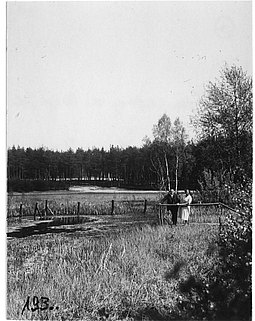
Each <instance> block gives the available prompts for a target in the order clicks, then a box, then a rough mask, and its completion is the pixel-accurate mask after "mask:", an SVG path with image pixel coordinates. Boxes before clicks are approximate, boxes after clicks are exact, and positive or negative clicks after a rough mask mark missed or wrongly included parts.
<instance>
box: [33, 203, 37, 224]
mask: <svg viewBox="0 0 255 321" xmlns="http://www.w3.org/2000/svg"><path fill="white" fill-rule="evenodd" d="M36 211H37V203H35V210H34V221H35V220H36Z"/></svg>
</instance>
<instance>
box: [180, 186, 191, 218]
mask: <svg viewBox="0 0 255 321" xmlns="http://www.w3.org/2000/svg"><path fill="white" fill-rule="evenodd" d="M184 202H185V203H184V204H181V205H182V206H181V218H182V221H183V223H184V224H187V223H188V220H189V214H190V204H191V202H192V197H191V195H190V192H189V190H188V189H186V190H185V198H184Z"/></svg>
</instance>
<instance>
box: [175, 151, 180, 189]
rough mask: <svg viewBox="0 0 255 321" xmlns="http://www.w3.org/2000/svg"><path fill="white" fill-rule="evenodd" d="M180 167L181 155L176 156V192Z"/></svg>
mask: <svg viewBox="0 0 255 321" xmlns="http://www.w3.org/2000/svg"><path fill="white" fill-rule="evenodd" d="M178 167H179V155H178V154H176V166H175V191H176V193H177V190H178Z"/></svg>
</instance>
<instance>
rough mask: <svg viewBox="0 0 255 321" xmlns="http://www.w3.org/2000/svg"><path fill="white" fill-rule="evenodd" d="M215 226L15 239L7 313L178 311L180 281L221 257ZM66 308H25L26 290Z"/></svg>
mask: <svg viewBox="0 0 255 321" xmlns="http://www.w3.org/2000/svg"><path fill="white" fill-rule="evenodd" d="M216 235H217V227H216V226H205V225H196V226H194V225H193V226H192V225H190V226H185V227H184V226H181V225H179V226H177V227H175V228H171V227H169V226H158V227H150V226H145V227H143V228H135V229H133V230H129V231H128V232H127V231H126V232H122V233H120V234H118V235H109V236H108V237H103V238H99V239H88V238H86V237H82V236H78V235H75V234H73V235H72V236H68V235H64V234H61V236H60V234H58V235H53V234H52V235H47V236H46V235H44V236H40V237H38V236H36V237H28V238H24V239H12V240H9V241H8V252H7V254H8V274H7V286H8V291H7V316H8V319H28V320H32V319H33V320H39V319H49V320H78V319H79V320H103V319H104V318H108V320H124V319H125V320H133V319H141V320H142V319H143V320H146V318H147V319H150V318H152V319H154V320H155V319H157V318H165V320H169V319H171V318H175V319H176V315H178V313H181V311H177V310H176V309H177V306H176V302H177V299H180V295H181V294H180V291H179V284H180V282H182V281H183V280H185V279H187V278H188V277H189V276H190V275H192V276H194V277H196V276H197V277H199V278H206V275H207V271H208V270H210V269H213V268H214V266H215V265H216V263H217V249H214V250H213V251H211V250H210V251H208V248H209V247H210V248H212V247H211V244H214V241H215V238H216ZM34 295H36V296H38V297H41V296H44V297H49V299H50V302H51V304H52V305H54V306H58V307H59V309H58V310H56V309H53V310H52V311H49V310H48V311H41V312H40V313H38V312H34V313H32V312H31V311H26V312H25V313H24V314H23V316H22V315H21V311H22V308H23V305H24V304H25V301H26V298H27V296H34Z"/></svg>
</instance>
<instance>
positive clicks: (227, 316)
mask: <svg viewBox="0 0 255 321" xmlns="http://www.w3.org/2000/svg"><path fill="white" fill-rule="evenodd" d="M231 195H232V204H233V205H234V206H235V208H236V211H237V212H236V213H233V212H232V213H231V212H230V213H229V214H228V216H227V218H226V221H225V223H224V225H223V226H222V227H221V229H220V233H219V240H218V246H219V262H218V265H217V267H216V268H215V269H214V270H212V271H209V273H208V279H207V280H206V281H204V280H201V278H196V277H194V276H191V277H189V278H188V279H187V280H186V281H185V282H183V283H182V284H181V285H180V290H181V291H182V293H183V294H184V299H182V300H179V304H178V305H179V309H180V310H182V311H183V313H182V317H183V318H184V319H194V318H195V319H201V320H250V319H251V296H252V289H251V259H252V255H251V253H252V225H251V217H252V204H251V199H252V198H251V184H250V183H249V182H248V184H246V186H236V187H235V190H232V193H231Z"/></svg>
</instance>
